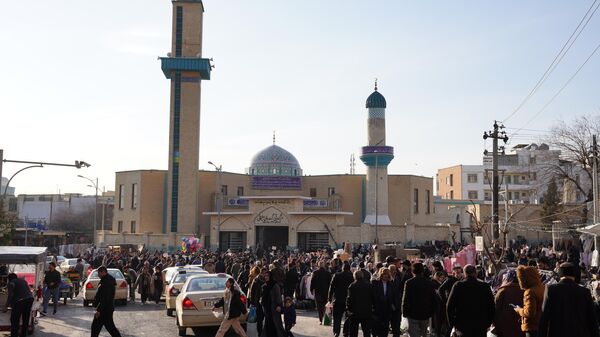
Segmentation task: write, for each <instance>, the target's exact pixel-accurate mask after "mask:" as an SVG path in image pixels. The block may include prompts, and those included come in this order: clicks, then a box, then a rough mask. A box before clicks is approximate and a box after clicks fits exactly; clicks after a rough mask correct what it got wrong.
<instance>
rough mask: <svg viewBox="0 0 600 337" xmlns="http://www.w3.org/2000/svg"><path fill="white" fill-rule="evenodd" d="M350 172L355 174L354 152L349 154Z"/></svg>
mask: <svg viewBox="0 0 600 337" xmlns="http://www.w3.org/2000/svg"><path fill="white" fill-rule="evenodd" d="M350 174H356V159H355V158H354V153H352V154H351V155H350Z"/></svg>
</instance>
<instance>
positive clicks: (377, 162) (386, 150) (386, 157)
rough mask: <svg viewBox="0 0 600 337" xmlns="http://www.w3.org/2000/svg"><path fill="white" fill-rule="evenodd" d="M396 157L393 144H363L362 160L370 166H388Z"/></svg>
mask: <svg viewBox="0 0 600 337" xmlns="http://www.w3.org/2000/svg"><path fill="white" fill-rule="evenodd" d="M392 159H394V148H393V147H391V146H363V147H362V155H361V156H360V160H362V162H363V163H364V164H365V165H367V166H369V167H374V166H377V167H387V166H388V165H389V163H390V162H391V161H392Z"/></svg>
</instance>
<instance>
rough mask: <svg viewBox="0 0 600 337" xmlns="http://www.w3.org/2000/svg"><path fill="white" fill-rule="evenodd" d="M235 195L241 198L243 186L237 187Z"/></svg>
mask: <svg viewBox="0 0 600 337" xmlns="http://www.w3.org/2000/svg"><path fill="white" fill-rule="evenodd" d="M237 195H238V197H241V196H243V195H244V186H238V188H237Z"/></svg>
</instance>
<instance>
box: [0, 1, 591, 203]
mask: <svg viewBox="0 0 600 337" xmlns="http://www.w3.org/2000/svg"><path fill="white" fill-rule="evenodd" d="M591 3H592V1H589V0H588V1H496V2H491V1H412V2H408V1H392V0H390V1H360V2H359V1H354V0H347V1H341V0H339V1H338V0H335V1H316V0H313V1H302V2H299V1H276V0H270V1H266V0H265V1H247V0H246V1H242V0H237V1H234V0H228V1H216V0H206V1H204V4H205V8H206V12H205V16H204V18H205V21H204V51H203V56H204V57H212V58H214V64H215V66H216V68H215V69H214V71H213V73H212V80H210V81H207V82H204V83H203V91H202V112H201V113H202V117H201V118H202V122H201V140H200V168H201V169H209V168H211V167H210V166H209V165H208V164H207V163H206V162H207V161H208V160H212V161H213V162H215V163H218V164H222V165H223V169H224V170H226V171H233V172H244V169H245V168H246V167H247V166H248V165H249V161H250V159H251V157H252V155H253V154H254V153H255V152H257V151H258V150H260V149H262V148H264V147H266V146H268V145H270V144H271V136H272V131H273V130H277V143H278V144H279V145H280V146H282V147H284V148H286V149H288V150H289V151H291V152H292V153H293V154H294V155H295V156H296V157H297V158H298V160H299V161H300V164H301V165H302V168H303V170H304V172H305V173H306V174H333V173H346V172H348V171H349V157H350V155H351V154H352V153H355V154H356V155H357V157H358V155H359V149H360V147H361V146H363V145H366V141H367V140H366V117H367V115H366V111H365V109H364V103H365V99H366V97H367V96H368V95H369V94H370V93H371V91H372V87H373V79H374V78H375V77H377V78H379V87H380V92H381V93H382V94H383V95H384V96H385V97H386V99H387V103H388V109H387V121H386V122H387V142H388V145H391V146H394V147H395V151H396V158H395V159H394V161H393V162H392V164H391V165H390V167H389V172H390V173H392V174H418V175H425V176H434V175H435V171H436V170H437V168H440V167H444V166H449V165H454V164H459V163H464V164H478V163H480V162H481V154H482V151H483V149H484V142H483V140H482V138H481V135H482V132H483V131H484V130H487V129H489V128H490V127H491V124H492V123H493V120H494V119H503V118H504V117H506V116H507V115H508V114H509V113H510V111H512V109H513V108H514V107H515V106H517V105H518V103H519V102H520V100H521V99H522V98H523V97H524V96H525V95H526V94H527V93H528V92H529V90H530V89H531V87H532V86H533V85H534V84H535V82H536V81H537V79H538V78H539V77H540V75H541V74H542V73H543V72H544V70H545V69H546V67H547V66H548V64H549V63H550V62H551V61H552V59H553V58H554V55H555V54H556V53H557V52H558V50H559V49H560V47H561V46H562V44H563V43H564V41H565V40H566V39H567V38H568V37H569V35H570V34H571V32H572V31H573V29H574V28H575V26H576V25H577V23H578V22H579V20H580V19H581V17H582V16H583V14H584V13H585V11H586V10H587V8H588V7H589V6H590V4H591ZM170 20H171V2H170V1H163V0H161V1H158V0H151V1H150V0H138V1H132V0H128V1H77V2H74V1H25V2H24V1H11V2H3V3H2V5H0V31H1V32H2V33H1V34H0V51H1V55H2V58H1V60H2V64H3V69H2V77H1V79H0V147H1V148H4V151H5V158H8V159H23V160H40V161H57V162H72V161H73V160H76V159H83V160H85V161H88V162H90V163H92V165H93V166H92V167H91V168H88V169H85V170H80V171H76V170H74V169H72V170H71V169H66V168H51V167H46V168H43V169H32V170H30V171H26V172H24V173H22V174H21V175H19V176H17V178H15V180H14V182H13V184H14V186H16V187H17V193H54V192H57V191H58V190H59V189H60V191H61V192H63V193H64V192H82V193H89V194H91V193H93V191H92V189H89V188H86V183H85V181H82V180H81V179H79V178H77V177H76V175H77V174H83V175H86V176H89V177H92V178H95V177H96V176H98V177H99V178H100V186H106V188H107V189H113V188H114V172H115V171H123V170H134V169H150V168H156V169H165V168H166V167H167V158H168V151H167V150H168V115H169V81H168V80H166V79H165V78H164V76H163V74H162V72H161V71H160V64H159V62H158V61H157V59H156V58H157V56H164V55H166V53H167V52H168V51H169V48H170V36H171V32H170V29H171V23H170ZM599 33H600V13H596V16H595V17H594V18H592V20H591V21H590V24H589V25H588V27H587V28H586V30H585V31H584V32H583V34H582V35H581V37H580V38H579V40H578V41H577V42H576V44H575V45H574V46H573V48H572V50H571V51H570V53H569V54H568V55H567V56H566V58H565V59H564V61H563V63H561V65H560V66H559V67H558V69H557V70H556V71H555V73H554V74H553V75H552V77H551V78H550V79H549V80H548V82H547V83H546V85H545V86H544V87H543V88H542V89H541V90H540V91H539V93H538V94H537V95H536V96H534V98H533V99H532V100H531V101H530V103H529V104H528V105H526V106H525V108H524V109H523V110H522V111H521V112H519V113H518V114H517V115H516V116H515V117H514V118H512V119H511V120H510V122H509V123H507V126H508V127H514V128H518V127H520V126H521V125H522V124H523V123H525V121H527V120H528V119H529V118H530V117H531V116H533V115H534V114H535V113H536V112H537V111H538V110H539V109H540V107H541V106H542V105H543V104H544V103H545V102H546V101H547V100H548V99H549V98H550V97H551V96H552V95H553V94H554V93H555V92H556V90H558V88H560V86H562V85H563V83H564V82H565V81H566V79H567V78H568V77H569V76H571V74H572V73H573V72H574V71H575V69H576V68H577V67H578V66H579V65H580V64H581V63H582V62H583V60H584V59H585V58H586V57H587V56H588V55H589V53H590V52H591V51H592V50H593V49H594V48H595V46H596V45H597V44H598V43H599V42H600V34H599ZM599 75H600V55H596V56H595V57H594V58H593V59H592V60H591V61H590V63H589V64H588V65H587V66H586V67H585V68H584V69H583V71H582V72H581V73H580V74H579V76H578V77H577V78H576V79H575V80H574V81H573V82H572V83H571V85H569V87H568V88H567V89H566V90H565V91H564V92H563V93H562V95H560V96H559V97H558V98H557V99H556V101H555V102H554V103H553V104H552V105H550V106H549V108H548V109H547V110H546V111H545V112H544V113H543V114H541V115H540V117H539V118H537V119H536V120H535V121H534V122H533V123H532V124H531V125H529V126H528V129H539V130H545V129H548V128H549V126H550V125H552V124H553V123H554V122H555V121H556V120H558V119H561V118H562V119H569V118H570V117H571V116H573V115H580V114H586V113H593V112H596V113H598V112H599V107H600V95H598V92H599V83H598V78H599ZM522 133H523V134H524V135H523V136H521V137H519V138H517V139H515V142H517V141H518V142H525V141H528V140H537V139H536V138H537V136H535V135H534V134H538V132H533V131H527V132H525V131H524V132H522ZM488 145H489V144H488ZM21 167H22V166H20V165H16V164H6V165H5V166H4V173H5V174H4V175H5V176H9V175H10V174H12V173H14V172H15V171H16V170H18V169H19V168H21ZM364 171H365V170H364V166H363V165H362V163H360V161H358V163H357V172H358V173H362V172H364Z"/></svg>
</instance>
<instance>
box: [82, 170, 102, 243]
mask: <svg viewBox="0 0 600 337" xmlns="http://www.w3.org/2000/svg"><path fill="white" fill-rule="evenodd" d="M77 177H78V178H82V179H85V180H87V181H89V182H90V183H91V184H92V186H91V187H93V188H95V189H96V194H95V196H94V198H95V203H94V232H93V235H94V243H97V242H96V240H95V239H96V229H97V228H98V178H96V181H94V180H93V179H90V178H88V177H84V176H82V175H81V174H78V175H77ZM88 186H89V185H88ZM100 229H101V230H102V232H103V233H104V219H102V224H101V225H100Z"/></svg>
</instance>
